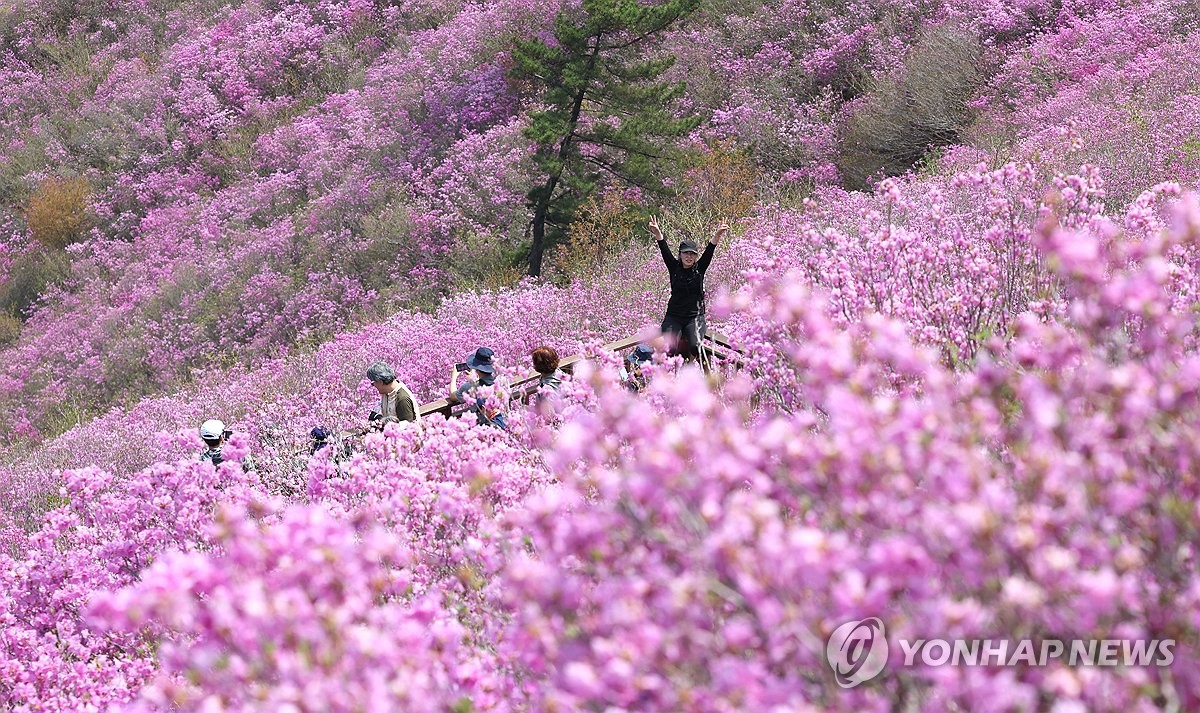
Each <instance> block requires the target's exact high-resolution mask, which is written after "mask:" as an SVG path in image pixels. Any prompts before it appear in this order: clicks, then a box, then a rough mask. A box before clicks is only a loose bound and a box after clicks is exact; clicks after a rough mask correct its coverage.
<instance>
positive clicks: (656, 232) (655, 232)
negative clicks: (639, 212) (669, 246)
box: [647, 216, 663, 240]
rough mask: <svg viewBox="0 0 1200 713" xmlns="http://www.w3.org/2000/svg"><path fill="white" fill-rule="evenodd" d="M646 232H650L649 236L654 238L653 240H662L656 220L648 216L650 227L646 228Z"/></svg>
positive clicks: (660, 229) (660, 230)
mask: <svg viewBox="0 0 1200 713" xmlns="http://www.w3.org/2000/svg"><path fill="white" fill-rule="evenodd" d="M647 230H649V231H650V234H651V235H653V236H654V239H655V240H662V239H663V234H662V228H660V227H658V218H655V217H654V216H650V225H649V226H647Z"/></svg>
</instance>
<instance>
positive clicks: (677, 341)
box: [649, 216, 729, 359]
mask: <svg viewBox="0 0 1200 713" xmlns="http://www.w3.org/2000/svg"><path fill="white" fill-rule="evenodd" d="M649 230H650V235H652V236H653V237H654V239H655V240H656V241H658V249H659V251H660V252H661V253H662V258H663V262H664V263H666V265H667V272H668V273H669V275H670V278H671V298H670V300H668V301H667V313H666V316H664V317H663V321H662V333H663V335H664V336H668V337H669V339H670V340H671V348H670V350H669V351H668V352H667V353H668V354H670V355H676V354H682V355H683V356H684V357H685V358H688V359H691V358H693V357H696V356H698V355H699V350H700V340H701V339H702V338H703V337H704V330H705V325H704V273H705V272H707V271H708V266H709V264H710V263H711V262H712V257H713V252H714V251H715V250H716V249H717V243H719V242H720V241H721V238H722V237H724V236H725V233H727V232H729V228H728V227H727V226H726V225H725V224H723V223H722V224H721V225H719V226H718V227H717V231H716V232H715V233H713V236H712V237H711V238H709V240H708V244H706V245H705V246H704V254H703V255H701V254H700V251H699V249H698V248H697V246H696V243H695V242H694V241H692V240H684V241H682V242H681V243H679V256H678V257H676V256H675V255H672V254H671V250H670V248H668V247H667V241H666V240H664V239H663V232H662V229H661V228H659V227H658V219H657V218H655V217H653V216H652V217H651V218H650V225H649Z"/></svg>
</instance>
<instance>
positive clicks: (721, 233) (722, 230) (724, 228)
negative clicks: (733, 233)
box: [710, 223, 729, 245]
mask: <svg viewBox="0 0 1200 713" xmlns="http://www.w3.org/2000/svg"><path fill="white" fill-rule="evenodd" d="M728 232H729V226H728V225H726V224H724V223H721V224H720V225H718V226H717V232H716V234H714V235H713V236H712V240H711V241H710V242H712V244H713V245H716V244H717V243H719V242H721V238H723V237H725V234H726V233H728Z"/></svg>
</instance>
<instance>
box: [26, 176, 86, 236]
mask: <svg viewBox="0 0 1200 713" xmlns="http://www.w3.org/2000/svg"><path fill="white" fill-rule="evenodd" d="M90 193H91V186H90V185H89V184H88V182H87V181H86V180H85V179H83V178H78V177H76V178H51V179H48V180H45V181H43V182H42V183H41V185H39V186H38V187H37V190H35V191H34V192H33V195H31V196H30V197H29V202H28V203H27V204H26V208H25V220H26V222H28V224H29V231H30V232H31V233H32V234H33V238H34V240H36V241H38V242H39V243H41V244H42V245H45V246H46V247H48V248H50V249H52V250H61V249H63V248H65V247H66V246H68V245H70V244H72V243H76V242H79V241H80V240H82V239H83V238H84V237H86V236H87V230H88V223H89V219H88V195H89V194H90Z"/></svg>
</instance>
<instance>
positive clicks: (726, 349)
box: [421, 331, 741, 418]
mask: <svg viewBox="0 0 1200 713" xmlns="http://www.w3.org/2000/svg"><path fill="white" fill-rule="evenodd" d="M642 341H643V340H642V339H641V338H640V337H636V336H634V337H626V338H624V339H618V340H617V341H615V342H610V343H608V344H605V345H604V347H603V349H604V351H613V352H623V351H625V350H627V349H632V348H634V347H636V346H637V345H638V344H640V343H641V342H642ZM700 348H701V349H702V350H704V351H705V352H706V353H707V354H708V355H710V356H712V357H715V358H717V359H720V360H722V361H732V362H733V363H735V364H738V363H741V352H740V351H738V349H737V348H735V347H734V346H733V345H732V344H730V343H729V340H728V339H727V338H726V337H725V335H723V334H719V333H717V332H711V331H710V332H708V333H707V334H706V335H705V337H704V340H703V343H702V345H701V347H700ZM584 358H585V357H584V355H582V354H573V355H571V356H569V357H566V358H564V359H562V360H560V361H559V362H558V368H559V369H562V370H563V371H565V372H567V373H568V374H569V373H571V371H572V370H573V369H574V367H575V365H576V364H578V363H579V362H580V361H582V360H583V359H584ZM540 376H541V375H540V374H536V373H535V374H533V375H531V376H526V377H524V378H521V379H517V380H516V381H514V382H512V383H511V384H510V386H511V387H512V393H513V396H514V397H521V398H523V397H525V396H527V395H528V394H529V393H530V392H532V391H535V390H536V389H537V383H538V378H540ZM459 405H460V404H456V403H453V402H451V401H450V399H438V400H437V401H430V402H429V403H427V404H422V405H421V415H422V416H429V415H430V414H435V413H440V414H442V415H443V416H445V417H446V418H449V417H450V415H451V414H452V413H453V411H454V407H455V406H459Z"/></svg>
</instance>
